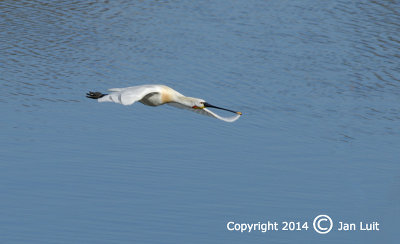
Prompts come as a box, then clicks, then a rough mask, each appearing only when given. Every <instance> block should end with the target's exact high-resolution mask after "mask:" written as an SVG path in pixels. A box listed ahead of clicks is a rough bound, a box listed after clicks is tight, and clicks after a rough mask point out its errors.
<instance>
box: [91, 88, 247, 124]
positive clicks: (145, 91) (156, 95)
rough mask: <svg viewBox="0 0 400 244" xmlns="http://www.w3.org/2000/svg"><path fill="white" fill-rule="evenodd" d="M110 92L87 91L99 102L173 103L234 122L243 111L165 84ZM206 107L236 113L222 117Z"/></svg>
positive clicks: (118, 89) (113, 89)
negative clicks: (218, 104) (187, 93)
mask: <svg viewBox="0 0 400 244" xmlns="http://www.w3.org/2000/svg"><path fill="white" fill-rule="evenodd" d="M108 91H110V92H111V93H110V94H102V93H100V92H89V93H87V97H88V98H93V99H97V100H98V101H99V102H114V103H119V104H122V105H132V104H133V103H134V102H137V101H138V102H141V103H143V104H145V105H148V106H159V105H163V104H168V105H172V106H175V107H179V108H185V109H189V110H192V111H194V112H197V113H201V114H204V115H209V116H212V117H215V118H217V119H220V120H223V121H226V122H234V121H236V120H237V119H238V118H239V117H240V115H241V114H242V113H240V112H235V111H232V110H229V109H225V108H220V107H216V106H214V105H211V104H208V103H206V102H205V101H204V100H203V99H199V98H194V97H186V96H184V95H182V94H181V93H179V92H177V91H175V90H174V89H172V88H170V87H168V86H165V85H141V86H131V87H126V88H112V89H109V90H108ZM206 107H212V108H217V109H222V110H226V111H229V112H233V113H236V115H235V116H233V117H228V118H226V117H221V116H219V115H217V114H215V113H213V112H211V111H210V110H208V109H207V108H206Z"/></svg>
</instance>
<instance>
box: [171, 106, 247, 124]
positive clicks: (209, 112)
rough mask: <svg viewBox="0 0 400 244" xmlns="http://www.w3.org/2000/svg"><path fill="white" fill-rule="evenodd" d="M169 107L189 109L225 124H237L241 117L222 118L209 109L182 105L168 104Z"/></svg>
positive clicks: (238, 115) (236, 115)
mask: <svg viewBox="0 0 400 244" xmlns="http://www.w3.org/2000/svg"><path fill="white" fill-rule="evenodd" d="M168 105H171V106H174V107H176V108H182V109H187V110H190V111H193V112H195V113H198V114H202V115H207V116H211V117H214V118H217V119H220V120H223V121H225V122H235V121H236V120H237V119H239V117H240V114H235V115H234V116H231V117H222V116H219V115H218V114H216V113H214V112H212V111H210V110H209V109H207V108H203V109H194V108H191V107H187V106H185V105H183V104H180V103H168Z"/></svg>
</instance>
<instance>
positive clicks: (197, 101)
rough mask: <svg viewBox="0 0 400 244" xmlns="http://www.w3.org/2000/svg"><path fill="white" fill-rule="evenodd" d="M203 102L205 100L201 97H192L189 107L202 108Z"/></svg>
mask: <svg viewBox="0 0 400 244" xmlns="http://www.w3.org/2000/svg"><path fill="white" fill-rule="evenodd" d="M205 102H206V101H204V100H203V99H199V98H194V99H192V104H191V105H192V106H191V107H192V108H194V109H203V108H204V104H205Z"/></svg>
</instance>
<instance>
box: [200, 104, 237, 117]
mask: <svg viewBox="0 0 400 244" xmlns="http://www.w3.org/2000/svg"><path fill="white" fill-rule="evenodd" d="M204 107H205V108H216V109H221V110H225V111H229V112H232V113H235V114H239V115H242V113H241V112H236V111H233V110H230V109H226V108H221V107H217V106H214V105H211V104H209V103H204Z"/></svg>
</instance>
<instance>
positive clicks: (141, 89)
mask: <svg viewBox="0 0 400 244" xmlns="http://www.w3.org/2000/svg"><path fill="white" fill-rule="evenodd" d="M108 91H111V93H110V94H108V95H105V96H104V97H101V98H99V99H97V100H98V101H99V102H114V103H119V104H122V105H132V104H133V103H134V102H137V101H139V100H141V99H142V98H143V97H145V96H146V95H148V94H150V93H159V92H161V90H160V87H159V86H155V85H143V86H131V87H126V88H111V89H109V90H108Z"/></svg>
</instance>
